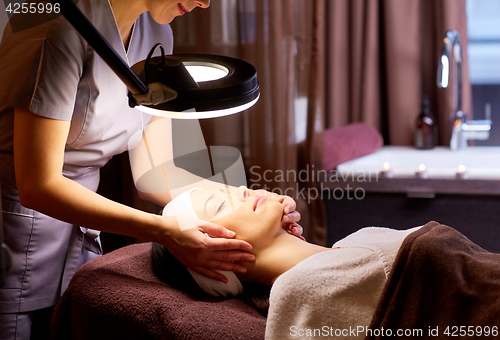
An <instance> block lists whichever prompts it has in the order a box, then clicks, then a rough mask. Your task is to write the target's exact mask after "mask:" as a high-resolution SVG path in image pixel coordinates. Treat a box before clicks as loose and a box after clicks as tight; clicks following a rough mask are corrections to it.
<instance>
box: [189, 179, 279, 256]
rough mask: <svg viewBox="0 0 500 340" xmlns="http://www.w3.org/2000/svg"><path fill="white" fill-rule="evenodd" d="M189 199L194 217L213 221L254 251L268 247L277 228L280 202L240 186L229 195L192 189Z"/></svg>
mask: <svg viewBox="0 0 500 340" xmlns="http://www.w3.org/2000/svg"><path fill="white" fill-rule="evenodd" d="M191 201H192V202H193V207H194V210H195V212H196V215H197V216H198V218H200V219H202V220H205V221H210V222H214V223H216V224H219V225H222V226H223V227H225V228H227V229H229V230H232V231H234V232H235V233H236V238H238V239H242V240H245V241H247V242H249V243H250V244H251V245H252V246H253V247H254V250H256V251H257V250H259V249H262V248H265V247H267V246H269V245H270V244H271V243H272V240H273V239H274V237H275V236H277V235H278V234H280V233H285V231H284V230H283V228H282V227H281V218H282V216H283V205H282V204H281V203H280V202H277V201H273V200H270V199H268V198H266V197H265V196H262V195H258V194H255V193H254V192H252V191H251V190H248V189H246V188H244V187H240V188H239V189H238V190H237V191H233V192H231V193H230V194H228V193H227V192H225V191H224V190H215V189H214V190H195V191H193V192H192V194H191Z"/></svg>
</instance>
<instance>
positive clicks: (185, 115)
mask: <svg viewBox="0 0 500 340" xmlns="http://www.w3.org/2000/svg"><path fill="white" fill-rule="evenodd" d="M259 97H260V95H259V96H258V97H257V98H255V99H254V100H252V101H251V102H249V103H246V104H243V105H240V106H236V107H231V108H228V109H222V110H214V111H184V112H174V111H163V110H158V109H155V108H152V107H147V106H142V105H140V106H136V107H135V108H136V109H138V110H140V111H142V112H144V113H148V114H150V115H154V116H160V117H169V118H177V119H205V118H216V117H222V116H228V115H232V114H234V113H238V112H241V111H245V110H247V109H249V108H250V107H252V106H253V105H254V104H255V103H257V101H258V100H259Z"/></svg>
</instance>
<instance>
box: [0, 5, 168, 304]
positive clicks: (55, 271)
mask: <svg viewBox="0 0 500 340" xmlns="http://www.w3.org/2000/svg"><path fill="white" fill-rule="evenodd" d="M78 7H79V8H80V10H81V11H82V12H83V13H84V14H85V15H86V17H87V18H89V20H90V21H91V22H92V23H93V24H94V26H95V27H96V28H97V30H98V31H99V32H100V33H101V34H102V35H103V36H104V38H105V39H106V40H107V41H108V42H109V43H110V45H111V46H112V47H113V48H114V49H115V50H116V51H117V52H118V53H119V54H120V56H121V57H122V58H123V59H124V60H125V61H126V62H128V63H129V65H133V64H134V63H136V62H138V61H140V60H144V59H146V57H147V55H148V53H149V51H150V49H151V48H152V47H153V45H154V44H155V43H158V42H160V43H162V44H163V46H164V47H165V51H166V53H168V54H170V53H171V52H172V40H173V38H172V31H171V29H170V26H168V25H159V24H157V23H156V22H154V20H153V19H152V18H151V16H150V14H149V13H144V14H143V15H141V17H139V19H138V20H137V22H136V23H135V25H134V29H133V32H132V37H131V40H130V44H129V50H128V52H126V51H125V49H124V47H123V44H122V41H121V37H120V34H119V32H118V28H117V26H116V22H115V19H114V15H113V12H112V10H111V7H110V5H109V2H108V1H107V0H80V1H79V2H78ZM0 65H4V66H3V67H2V68H0V79H1V81H0V181H1V187H2V209H3V211H4V234H5V239H6V243H7V245H8V246H9V247H10V249H11V250H12V253H13V267H12V269H11V270H10V271H9V275H8V277H7V280H6V282H5V284H4V285H2V286H1V287H0V313H13V312H24V311H30V310H35V309H39V308H44V307H48V306H52V305H54V304H55V303H56V302H57V300H58V298H59V296H60V294H61V293H62V292H63V291H64V289H65V288H66V286H67V284H68V282H69V280H70V279H71V277H72V275H73V273H74V272H75V270H76V269H77V265H78V263H79V258H80V255H81V253H82V248H86V249H89V250H93V251H94V252H99V249H98V248H99V246H98V242H97V241H98V240H97V237H98V233H97V232H93V231H92V230H89V231H87V229H84V228H79V227H78V226H71V225H68V224H67V223H64V222H61V221H57V220H54V219H52V218H50V217H48V216H46V215H43V214H41V213H39V212H37V211H33V210H31V209H27V208H25V207H23V206H21V204H20V203H19V198H18V194H17V188H16V179H15V175H14V160H13V121H14V108H20V109H26V110H30V111H31V112H33V113H35V114H37V115H40V116H43V117H48V118H53V119H59V120H66V121H68V120H70V121H71V127H70V131H69V136H68V140H67V142H66V147H65V154H64V167H63V175H64V176H66V177H68V178H71V179H73V180H75V181H77V182H78V183H80V184H82V185H83V186H85V187H87V188H89V189H91V190H93V191H95V190H97V186H98V182H99V168H100V167H102V166H103V165H104V164H106V162H107V161H108V160H109V159H110V158H111V157H112V156H113V155H116V154H119V153H121V152H124V151H126V150H127V149H128V147H127V145H128V141H129V138H130V136H131V135H132V134H133V133H134V132H136V131H138V130H140V129H141V128H142V126H143V124H144V123H145V122H147V121H148V120H149V119H150V118H151V117H146V116H144V115H143V114H141V113H140V112H139V111H138V110H135V109H131V108H129V107H128V99H127V89H126V87H125V85H124V84H123V83H122V82H121V81H120V80H119V78H118V77H117V76H116V75H115V74H114V73H113V72H112V71H111V69H110V68H109V67H108V66H107V65H106V64H105V63H104V61H102V59H101V58H100V57H99V56H98V55H97V54H96V53H95V52H94V51H93V49H92V48H91V47H90V46H88V44H87V43H86V42H85V41H84V40H83V38H81V36H80V35H79V34H78V33H77V32H76V31H75V30H74V29H73V27H72V26H71V25H70V24H69V23H68V22H67V20H66V19H65V18H64V17H62V16H61V17H58V18H56V19H54V20H52V21H50V22H48V23H45V24H42V25H38V26H36V27H33V28H28V29H25V30H21V31H17V32H15V33H13V32H12V29H11V28H10V26H7V28H6V29H5V32H4V36H3V39H2V42H1V44H0ZM5 65H8V66H5ZM25 156H26V157H29V155H25Z"/></svg>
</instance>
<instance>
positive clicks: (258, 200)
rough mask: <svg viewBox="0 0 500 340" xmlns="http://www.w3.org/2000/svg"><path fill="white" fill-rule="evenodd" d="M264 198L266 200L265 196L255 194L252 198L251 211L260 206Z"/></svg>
mask: <svg viewBox="0 0 500 340" xmlns="http://www.w3.org/2000/svg"><path fill="white" fill-rule="evenodd" d="M265 200H267V197H266V196H255V198H254V200H253V211H257V208H258V207H260V206H261V205H262V203H264V201H265Z"/></svg>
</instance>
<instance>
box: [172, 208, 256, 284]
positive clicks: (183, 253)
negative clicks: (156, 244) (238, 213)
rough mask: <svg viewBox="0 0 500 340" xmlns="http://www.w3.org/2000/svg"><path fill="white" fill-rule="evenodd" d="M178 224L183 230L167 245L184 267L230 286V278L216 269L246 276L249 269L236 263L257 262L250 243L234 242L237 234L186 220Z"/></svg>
mask: <svg viewBox="0 0 500 340" xmlns="http://www.w3.org/2000/svg"><path fill="white" fill-rule="evenodd" d="M166 218H172V217H166ZM173 218H174V219H177V218H175V217H173ZM178 221H179V223H180V225H181V228H174V230H171V231H170V233H169V236H170V237H169V238H167V239H166V241H165V242H164V245H165V246H166V247H167V249H168V250H169V251H170V252H171V253H172V255H174V256H175V257H176V258H177V259H178V260H179V261H180V262H181V263H182V264H183V265H184V266H186V267H188V268H190V269H192V270H194V271H196V272H198V273H200V274H203V275H205V276H208V277H210V278H213V279H216V280H220V281H223V282H226V283H227V278H226V277H225V276H224V275H222V274H221V273H218V272H216V271H215V270H225V271H234V272H237V273H245V272H246V268H245V267H244V266H242V265H240V264H237V263H234V262H235V261H251V262H253V261H255V256H254V255H253V254H250V253H249V251H251V250H252V246H251V245H250V243H248V242H246V241H243V240H236V239H234V237H235V236H236V234H235V233H234V232H233V231H231V230H228V229H226V228H224V227H222V226H220V225H217V224H214V223H209V222H205V221H202V220H195V219H191V218H186V217H180V218H179V220H178ZM181 229H183V230H181ZM207 234H208V235H210V236H213V237H208V235H207Z"/></svg>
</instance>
